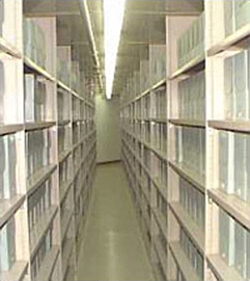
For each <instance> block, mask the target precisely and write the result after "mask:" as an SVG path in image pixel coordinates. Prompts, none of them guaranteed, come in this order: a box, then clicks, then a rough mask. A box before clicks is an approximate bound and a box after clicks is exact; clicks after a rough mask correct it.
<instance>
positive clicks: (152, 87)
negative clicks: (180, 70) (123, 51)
mask: <svg viewBox="0 0 250 281" xmlns="http://www.w3.org/2000/svg"><path fill="white" fill-rule="evenodd" d="M166 82H167V79H162V80H160V81H158V82H157V83H155V84H154V85H153V86H151V87H149V88H148V89H146V90H145V91H143V92H142V93H141V94H140V95H139V96H137V97H135V98H134V99H132V100H130V101H128V102H126V103H125V104H124V105H122V106H121V109H122V108H124V107H126V106H128V105H129V104H131V103H133V102H136V101H138V100H140V99H142V98H143V97H145V96H147V95H148V94H150V92H152V91H155V90H157V89H158V88H160V87H161V86H165V85H166Z"/></svg>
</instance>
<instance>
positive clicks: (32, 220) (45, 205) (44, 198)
mask: <svg viewBox="0 0 250 281" xmlns="http://www.w3.org/2000/svg"><path fill="white" fill-rule="evenodd" d="M51 190H52V181H51V179H48V180H47V181H46V182H45V183H43V184H42V185H41V186H40V187H39V188H38V189H37V190H36V191H35V192H34V193H32V194H31V195H30V196H29V198H28V218H29V230H30V232H31V231H32V230H33V229H34V228H35V226H36V224H37V223H38V222H39V221H40V220H41V219H42V217H43V216H44V215H45V213H46V212H48V211H49V209H50V207H51V205H52V198H51Z"/></svg>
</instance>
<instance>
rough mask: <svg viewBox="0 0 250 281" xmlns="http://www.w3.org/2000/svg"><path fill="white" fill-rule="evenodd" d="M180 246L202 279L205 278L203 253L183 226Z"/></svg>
mask: <svg viewBox="0 0 250 281" xmlns="http://www.w3.org/2000/svg"><path fill="white" fill-rule="evenodd" d="M180 246H181V248H182V250H183V251H184V253H185V254H186V256H187V258H188V259H189V261H190V263H191V264H192V267H193V269H194V270H195V271H196V274H197V276H198V277H199V278H200V280H204V273H203V269H204V261H203V256H202V254H201V253H200V252H199V251H198V249H197V248H196V247H195V246H194V244H193V242H192V240H191V239H190V237H189V236H188V234H187V233H186V231H185V230H184V229H183V228H180Z"/></svg>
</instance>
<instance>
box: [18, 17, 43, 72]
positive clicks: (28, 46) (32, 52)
mask: <svg viewBox="0 0 250 281" xmlns="http://www.w3.org/2000/svg"><path fill="white" fill-rule="evenodd" d="M23 28H24V32H23V33H24V41H23V42H24V53H25V55H26V56H27V57H28V58H30V59H31V60H32V61H34V62H35V63H36V64H37V65H39V66H41V67H42V68H44V69H46V38H45V34H44V32H43V30H42V28H41V27H40V26H39V25H38V24H37V23H36V22H35V20H33V19H31V18H25V19H24V23H23Z"/></svg>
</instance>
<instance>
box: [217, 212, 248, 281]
mask: <svg viewBox="0 0 250 281" xmlns="http://www.w3.org/2000/svg"><path fill="white" fill-rule="evenodd" d="M219 253H220V256H221V257H222V258H223V259H224V261H225V262H226V263H227V264H228V266H230V267H234V268H235V269H236V270H237V271H238V272H239V274H240V275H241V276H242V278H243V279H244V280H249V279H250V267H249V265H250V232H249V230H246V229H245V228H244V227H243V226H242V225H240V224H239V223H238V222H236V221H235V220H234V219H233V218H232V217H230V216H229V215H228V214H227V213H226V212H224V211H223V210H222V209H219Z"/></svg>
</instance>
